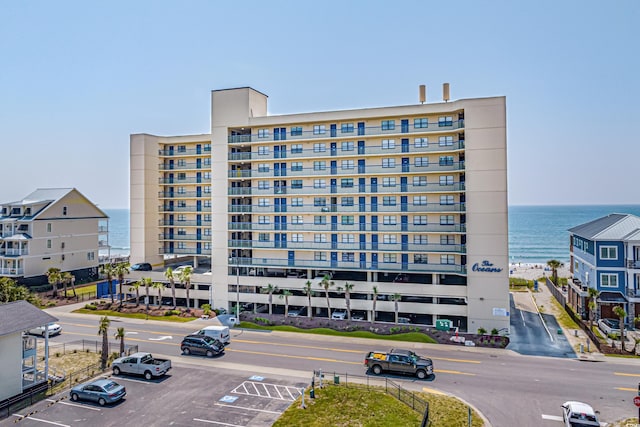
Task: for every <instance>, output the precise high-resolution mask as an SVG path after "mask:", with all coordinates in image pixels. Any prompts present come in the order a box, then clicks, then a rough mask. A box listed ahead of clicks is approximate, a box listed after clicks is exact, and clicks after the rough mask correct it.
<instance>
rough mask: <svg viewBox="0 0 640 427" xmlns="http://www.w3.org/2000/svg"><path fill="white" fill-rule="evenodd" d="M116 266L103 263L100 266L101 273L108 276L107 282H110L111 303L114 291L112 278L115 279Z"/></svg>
mask: <svg viewBox="0 0 640 427" xmlns="http://www.w3.org/2000/svg"><path fill="white" fill-rule="evenodd" d="M113 272H114V266H113V264H102V266H100V273H101V274H104V275H105V276H107V283H108V284H109V294H110V295H111V304H113V302H114V301H113V292H112V291H111V280H112V279H113Z"/></svg>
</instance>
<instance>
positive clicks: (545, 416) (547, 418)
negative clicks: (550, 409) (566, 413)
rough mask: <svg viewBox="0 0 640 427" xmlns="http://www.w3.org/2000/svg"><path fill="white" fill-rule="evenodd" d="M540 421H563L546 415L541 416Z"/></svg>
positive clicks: (556, 416)
mask: <svg viewBox="0 0 640 427" xmlns="http://www.w3.org/2000/svg"><path fill="white" fill-rule="evenodd" d="M542 419H543V420H551V421H564V420H563V419H562V417H559V416H558V415H546V414H542Z"/></svg>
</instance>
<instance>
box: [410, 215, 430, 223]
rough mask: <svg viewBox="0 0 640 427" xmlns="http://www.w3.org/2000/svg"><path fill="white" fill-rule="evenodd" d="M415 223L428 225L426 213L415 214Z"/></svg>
mask: <svg viewBox="0 0 640 427" xmlns="http://www.w3.org/2000/svg"><path fill="white" fill-rule="evenodd" d="M413 225H427V216H426V215H414V216H413Z"/></svg>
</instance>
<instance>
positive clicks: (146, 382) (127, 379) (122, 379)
mask: <svg viewBox="0 0 640 427" xmlns="http://www.w3.org/2000/svg"><path fill="white" fill-rule="evenodd" d="M113 378H117V379H118V381H131V382H132V383H140V384H146V385H150V384H154V383H150V382H148V381H142V380H136V379H133V378H125V377H121V376H115V375H114V377H113Z"/></svg>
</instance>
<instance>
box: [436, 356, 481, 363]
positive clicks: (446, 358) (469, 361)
mask: <svg viewBox="0 0 640 427" xmlns="http://www.w3.org/2000/svg"><path fill="white" fill-rule="evenodd" d="M429 359H431V360H445V361H447V362H459V363H475V364H480V363H482V362H481V361H479V360H470V359H452V358H450V357H429Z"/></svg>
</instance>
